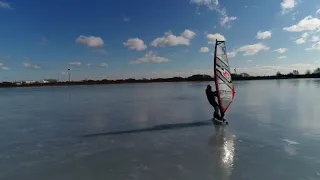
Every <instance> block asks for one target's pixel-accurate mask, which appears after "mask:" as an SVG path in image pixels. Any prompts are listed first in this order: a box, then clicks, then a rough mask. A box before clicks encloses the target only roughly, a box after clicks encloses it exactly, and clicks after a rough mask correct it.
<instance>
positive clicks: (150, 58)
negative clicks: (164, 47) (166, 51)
mask: <svg viewBox="0 0 320 180" xmlns="http://www.w3.org/2000/svg"><path fill="white" fill-rule="evenodd" d="M168 61H169V59H167V58H165V57H160V56H157V54H156V53H154V52H153V51H149V52H148V53H146V54H145V56H144V57H143V58H139V59H138V60H136V61H131V62H130V64H140V63H144V62H153V63H164V62H168Z"/></svg>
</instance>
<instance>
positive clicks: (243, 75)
mask: <svg viewBox="0 0 320 180" xmlns="http://www.w3.org/2000/svg"><path fill="white" fill-rule="evenodd" d="M240 76H242V77H250V75H249V74H248V73H240Z"/></svg>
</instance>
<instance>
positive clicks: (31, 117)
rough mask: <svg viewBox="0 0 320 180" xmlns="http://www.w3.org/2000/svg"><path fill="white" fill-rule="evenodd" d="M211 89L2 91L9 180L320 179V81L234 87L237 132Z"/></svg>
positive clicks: (0, 136)
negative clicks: (219, 117)
mask: <svg viewBox="0 0 320 180" xmlns="http://www.w3.org/2000/svg"><path fill="white" fill-rule="evenodd" d="M208 83H209V82H197V83H191V82H188V83H151V84H124V85H100V86H99V85H98V86H65V87H38V88H8V89H0V115H1V116H0V132H1V133H0V142H1V144H0V169H1V173H0V179H5V180H20V179H21V180H25V179H41V180H57V179H59V180H67V179H68V180H69V179H77V180H106V179H108V180H109V179H110V180H131V179H132V180H133V179H137V180H150V179H154V180H158V179H159V180H197V179H199V180H200V179H201V180H206V179H208V180H209V179H210V180H214V179H217V180H225V179H228V180H241V179H245V180H248V179H252V180H257V179H259V180H270V179H290V180H313V179H320V153H319V152H320V94H319V93H320V80H318V79H313V80H311V79H309V80H305V79H301V80H266V81H242V82H240V81H239V82H235V88H236V97H235V101H234V102H233V104H232V105H231V106H230V109H229V111H228V112H227V113H226V118H227V119H228V120H229V125H228V126H214V125H212V123H211V122H210V119H211V117H212V114H213V108H212V107H210V105H209V103H208V102H207V99H206V96H205V88H206V85H207V84H208ZM210 83H211V84H213V82H210ZM110 132H111V133H110Z"/></svg>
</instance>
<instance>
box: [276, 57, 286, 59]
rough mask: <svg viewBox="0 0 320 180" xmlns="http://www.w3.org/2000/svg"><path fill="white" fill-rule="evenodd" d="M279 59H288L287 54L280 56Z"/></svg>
mask: <svg viewBox="0 0 320 180" xmlns="http://www.w3.org/2000/svg"><path fill="white" fill-rule="evenodd" d="M278 58H279V59H286V58H287V56H280V57H278Z"/></svg>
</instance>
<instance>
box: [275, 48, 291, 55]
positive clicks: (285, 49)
mask: <svg viewBox="0 0 320 180" xmlns="http://www.w3.org/2000/svg"><path fill="white" fill-rule="evenodd" d="M274 51H276V52H278V53H280V54H283V53H285V52H287V51H288V49H287V48H279V49H276V50H274Z"/></svg>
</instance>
